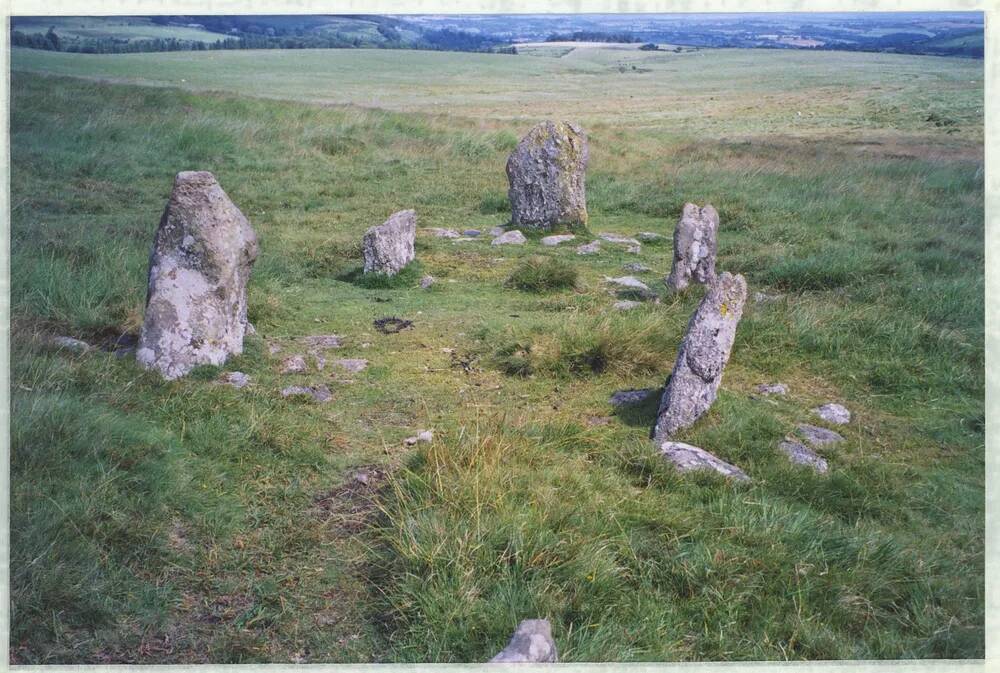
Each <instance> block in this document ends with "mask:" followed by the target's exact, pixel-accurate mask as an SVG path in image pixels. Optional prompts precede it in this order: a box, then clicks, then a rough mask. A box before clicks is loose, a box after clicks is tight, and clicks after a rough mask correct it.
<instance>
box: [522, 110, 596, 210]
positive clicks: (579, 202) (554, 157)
mask: <svg viewBox="0 0 1000 673" xmlns="http://www.w3.org/2000/svg"><path fill="white" fill-rule="evenodd" d="M588 156H589V150H588V147H587V136H586V134H585V133H584V132H583V130H582V129H581V128H579V127H577V126H576V125H574V124H571V123H569V122H561V123H555V122H551V121H545V122H542V123H541V124H539V125H537V126H536V127H535V128H533V129H531V131H529V132H528V134H527V135H526V136H525V137H524V138H522V139H521V142H519V143H518V144H517V147H516V148H515V149H514V151H513V152H512V153H511V155H510V158H509V159H507V180H508V181H509V183H510V189H509V190H508V192H507V195H508V198H509V199H510V210H511V221H512V222H513V224H514V226H515V227H529V228H532V229H549V228H551V227H552V226H554V225H576V224H586V223H587V197H586V190H585V185H584V181H585V177H586V175H585V174H586V170H587V159H588Z"/></svg>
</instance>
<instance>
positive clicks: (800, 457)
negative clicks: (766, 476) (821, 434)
mask: <svg viewBox="0 0 1000 673" xmlns="http://www.w3.org/2000/svg"><path fill="white" fill-rule="evenodd" d="M778 448H779V449H781V451H782V452H783V453H784V454H785V455H786V456H788V460H790V461H791V462H792V463H794V464H795V465H808V466H809V467H811V468H812V469H814V470H816V472H818V473H820V474H826V472H827V470H828V469H829V467H828V466H827V464H826V461H825V460H823V458H821V457H820V456H819V455H817V453H816V452H815V451H813V450H812V449H810V448H809V447H808V446H805V445H804V444H800V443H799V442H794V441H790V440H789V441H784V442H781V443H780V444H778Z"/></svg>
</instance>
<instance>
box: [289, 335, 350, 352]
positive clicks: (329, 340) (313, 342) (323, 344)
mask: <svg viewBox="0 0 1000 673" xmlns="http://www.w3.org/2000/svg"><path fill="white" fill-rule="evenodd" d="M302 343H303V344H304V345H305V346H306V347H307V348H310V349H313V350H317V349H318V350H330V349H333V348H340V346H341V345H342V344H341V340H340V337H339V336H337V335H336V334H314V335H312V336H307V337H303V339H302ZM279 350H280V348H279Z"/></svg>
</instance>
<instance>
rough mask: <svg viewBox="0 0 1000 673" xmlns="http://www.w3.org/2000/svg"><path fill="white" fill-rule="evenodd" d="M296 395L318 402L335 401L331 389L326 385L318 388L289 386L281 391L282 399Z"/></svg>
mask: <svg viewBox="0 0 1000 673" xmlns="http://www.w3.org/2000/svg"><path fill="white" fill-rule="evenodd" d="M295 395H307V396H309V397H311V398H312V399H313V400H314V401H316V402H320V403H322V402H329V401H330V400H332V399H333V394H332V393H331V392H330V389H329V388H327V387H326V386H324V385H318V386H288V387H287V388H285V389H283V390H282V391H281V396H282V397H292V396H295Z"/></svg>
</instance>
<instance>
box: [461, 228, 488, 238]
mask: <svg viewBox="0 0 1000 673" xmlns="http://www.w3.org/2000/svg"><path fill="white" fill-rule="evenodd" d="M482 233H483V232H482V231H480V230H479V229H466V230H465V231H463V232H462V235H463V236H469V237H470V238H475V237H476V236H479V235H481V234H482Z"/></svg>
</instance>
